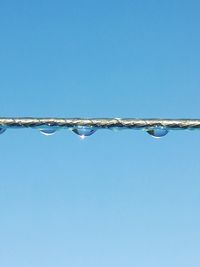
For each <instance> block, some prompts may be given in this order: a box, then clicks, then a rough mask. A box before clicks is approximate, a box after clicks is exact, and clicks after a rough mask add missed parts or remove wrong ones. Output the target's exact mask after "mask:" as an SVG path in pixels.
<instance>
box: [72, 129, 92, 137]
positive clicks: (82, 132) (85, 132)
mask: <svg viewBox="0 0 200 267" xmlns="http://www.w3.org/2000/svg"><path fill="white" fill-rule="evenodd" d="M72 131H73V132H74V133H75V134H77V135H79V136H80V137H81V139H84V138H85V137H87V136H90V135H92V134H94V133H95V132H96V129H95V128H94V127H88V126H77V127H75V128H73V129H72Z"/></svg>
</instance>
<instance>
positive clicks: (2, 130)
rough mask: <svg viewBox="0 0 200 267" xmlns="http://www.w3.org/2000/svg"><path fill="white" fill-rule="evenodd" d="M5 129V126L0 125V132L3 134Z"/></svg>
mask: <svg viewBox="0 0 200 267" xmlns="http://www.w3.org/2000/svg"><path fill="white" fill-rule="evenodd" d="M5 131H6V128H5V127H2V126H1V127H0V134H3V133H4V132H5Z"/></svg>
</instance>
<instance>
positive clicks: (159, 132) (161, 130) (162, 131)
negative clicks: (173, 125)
mask: <svg viewBox="0 0 200 267" xmlns="http://www.w3.org/2000/svg"><path fill="white" fill-rule="evenodd" d="M168 132H169V131H168V130H167V129H166V128H165V127H158V126H157V127H154V128H151V129H149V130H147V133H148V134H150V135H151V136H153V137H154V138H161V137H163V136H165V135H166V134H168Z"/></svg>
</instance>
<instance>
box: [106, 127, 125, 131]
mask: <svg viewBox="0 0 200 267" xmlns="http://www.w3.org/2000/svg"><path fill="white" fill-rule="evenodd" d="M124 129H126V128H125V127H118V126H114V127H109V130H111V131H113V132H119V131H122V130H124Z"/></svg>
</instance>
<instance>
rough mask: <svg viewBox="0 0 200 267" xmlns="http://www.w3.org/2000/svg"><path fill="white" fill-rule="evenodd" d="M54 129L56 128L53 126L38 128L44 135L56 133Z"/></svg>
mask: <svg viewBox="0 0 200 267" xmlns="http://www.w3.org/2000/svg"><path fill="white" fill-rule="evenodd" d="M56 131H57V130H56V129H55V128H53V127H45V128H42V129H40V132H41V133H42V134H44V135H46V136H49V135H53V134H55V133H56Z"/></svg>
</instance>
